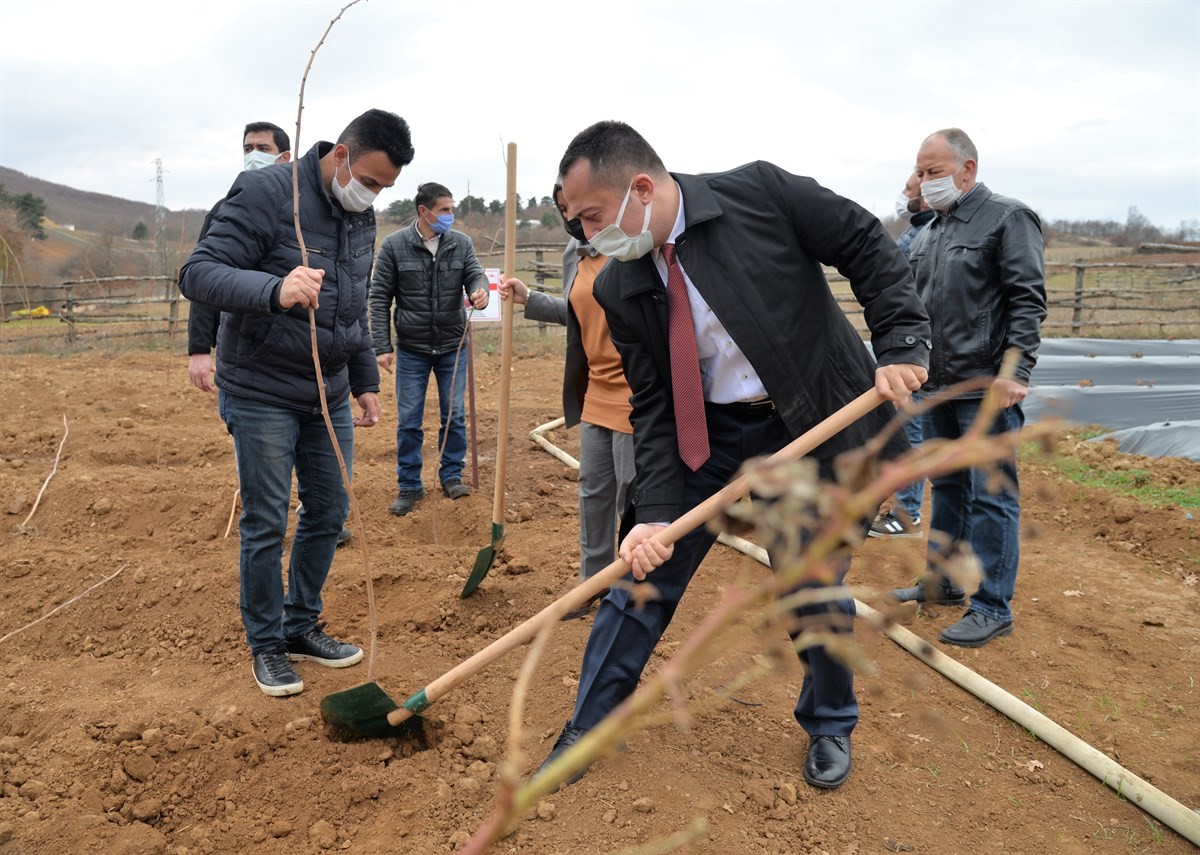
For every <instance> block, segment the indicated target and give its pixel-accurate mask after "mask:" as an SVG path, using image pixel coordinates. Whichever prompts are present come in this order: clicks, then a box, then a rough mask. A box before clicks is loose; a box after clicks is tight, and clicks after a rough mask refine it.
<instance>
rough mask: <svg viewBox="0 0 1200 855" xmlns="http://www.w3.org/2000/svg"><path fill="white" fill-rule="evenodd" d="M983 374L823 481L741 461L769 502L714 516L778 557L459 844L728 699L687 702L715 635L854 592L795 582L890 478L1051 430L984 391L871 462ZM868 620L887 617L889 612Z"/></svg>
mask: <svg viewBox="0 0 1200 855" xmlns="http://www.w3.org/2000/svg"><path fill="white" fill-rule="evenodd" d="M1009 370H1011V368H1010V369H1009ZM1008 376H1011V375H1008ZM989 382H990V381H973V382H972V383H971V384H967V385H966V386H960V387H956V388H955V389H953V390H948V391H947V393H945V394H944V395H939V396H928V397H927V398H924V399H922V403H921V405H920V406H918V407H911V406H908V407H905V408H904V411H903V412H902V413H901V414H899V415H898V416H897V417H896V419H894V420H893V422H892V423H889V425H888V426H887V427H886V428H885V429H884V431H883V432H881V434H880V435H879V436H877V437H875V438H874V439H873V440H872V441H871V442H870V443H868V445H867V446H866V447H864V448H862V449H859V450H857V451H852V452H848V453H847V454H845V455H843V456H842V457H841V458H839V461H838V466H837V467H836V468H837V477H838V483H836V484H832V485H831V484H827V483H821V482H820V481H819V480H818V477H817V467H816V465H815V464H814V463H813V462H812V461H811V460H800V461H793V462H790V463H783V464H779V465H775V466H771V465H765V464H762V463H756V462H750V463H748V464H747V468H748V470H749V471H748V475H749V476H750V477H751V479H752V492H753V493H755V494H757V495H760V496H764V497H768V498H773V499H774V501H769V502H759V503H750V504H741V503H739V504H737V505H735V506H734V507H733V508H731V509H730V510H729V511H728V512H727V513H726V514H724V515H723V516H722V518H721V519H720V520H715V521H714V523H713V524H714V526H718V525H719V526H721V527H726V528H730V527H734V528H741V529H744V528H745V527H746V525H747V524H752V525H753V526H754V527H756V528H757V529H758V531H759V536H760V539H762V540H763V541H764V542H765V543H768V544H769V545H770V546H771V547H772V552H773V554H775V555H776V556H777V558H778V561H777V566H776V567H775V568H774V569H775V573H774V574H773V576H772V577H771V578H770V579H769V580H768V581H766V582H765V583H764V584H762V585H759V586H756V587H752V588H735V587H729V588H726V589H725V591H724V592H723V596H722V600H721V602H720V604H719V605H718V606H717V607H716V608H715V609H714V610H713V611H712V612H710V613H709V614H708V615H707V616H706V617H705V618H704V619H703V620H702V621H701V623H700V624H699V625H698V626H696V627H695V628H694V629H693V630H692V631H691V632H690V633H689V634H688V636H687V637H686V638H685V640H684V641H683V643H682V645H681V646H680V648H679V650H678V651H677V652H676V654H675V655H674V656H673V657H672V658H671V659H670V660H668V661H667V662H666V663H665V664H664V665H663V666H662V667H661V668H660V669H659V671H658V672H657V673H655V674H654V675H653V676H651V677H648V678H647V679H646V680H645V682H644V683H643V684H642V686H641V687H640V688H639V689H638V690H637V691H636V692H635V693H634V694H633V695H631V696H630V697H629V698H627V699H626V700H625V701H624V702H623V703H622V704H620V705H619V706H618V707H617V708H616V709H614V710H613V711H612V712H611V713H610V714H609V715H608V716H607V717H606V718H604V719H603V720H602V721H601V722H600V723H599V724H597V725H596V726H595V727H594V728H592V729H591V730H589V731H588V732H587V733H586V734H585V735H584V736H583V737H582V738H581V739H580V740H579V741H578V742H577V743H576V744H575V745H574V746H572V747H571V748H570V749H569V750H568V751H566V752H564V753H563V754H562V755H561V756H560V757H558V758H557V759H556V760H555V762H554V763H553V764H551V765H549V766H547V767H545V768H544V769H541V770H539V772H538V773H537V774H536V775H535V776H534V777H532V778H531V779H530V780H529V781H527V782H526V783H525V784H524V785H523V786H521V787H520V788H518V789H516V790H515V791H513V790H512V789H511V787H509V786H506V785H504V784H503V783H502V784H501V789H500V792H499V794H498V799H497V804H496V807H495V809H494V811H493V813H492V814H491V815H490V816H489V817H488V818H487V819H486V820H485V821H484V823H483V824H482V825H481V826H480V828H479V829H477V831H476V832H475V835H474V836H473V837H472V839H471V841H470V842H469V843H468V845H467V847H466V848H465V849H464V852H469V853H476V855H478V853H483V852H486V851H487V850H488V848H489V847H490V846H491V845H492V844H493V843H495V842H496V841H497V840H499V839H500V838H501V837H502V836H503V835H504V834H505V833H506V832H507V830H508V829H509V828H510V826H511V825H512V824H514V823H515V822H516V821H517V820H518V819H519V817H520V816H521V815H522V814H524V813H525V812H526V811H528V810H529V809H530V808H531V807H533V806H534V805H536V803H537V801H538V800H539V799H541V798H542V797H544V796H546V795H549V794H550V793H552V792H554V791H556V790H557V789H558V788H559V786H560V785H561V784H562V782H564V781H565V780H566V779H567V778H568V777H569V776H570V775H572V774H573V773H575V772H577V771H578V770H580V769H583V768H586V767H587V766H588V765H589V764H590V763H591V762H593V761H594V760H596V759H597V758H599V757H602V756H605V755H607V754H608V753H611V752H612V751H614V750H616V749H617V747H618V746H619V745H620V744H621V743H622V742H623V741H625V740H626V738H627V737H628V735H629V734H631V733H634V732H636V731H639V730H642V729H645V728H646V727H648V726H651V725H653V724H656V723H660V722H662V721H664V720H674V721H677V722H684V723H686V720H687V718H688V717H690V716H691V715H692V714H694V712H695V711H696V710H697V709H698V708H700V707H706V706H710V705H712V704H714V703H717V702H719V701H721V700H725V697H724V696H723V695H720V694H718V695H714V697H710V698H706V699H704V700H702V701H700V702H699V704H696V703H689V702H688V701H687V695H686V693H685V692H684V691H683V690H682V688H681V687H682V686H683V684H684V681H685V680H686V679H687V678H689V677H691V676H693V675H695V674H696V673H697V672H698V671H699V669H700V668H701V667H703V666H704V665H705V664H706V663H707V662H709V661H710V660H711V659H712V658H713V657H714V656H715V655H718V653H719V651H720V649H721V648H722V646H723V643H722V635H723V633H725V631H726V630H727V629H728V628H729V627H731V626H733V625H737V624H742V623H743V621H744V618H746V617H747V616H749V617H751V618H752V624H754V625H762V624H764V623H784V624H785V625H786V624H787V623H788V622H789V621H791V620H794V618H793V616H792V609H794V608H795V607H796V606H798V605H805V604H810V603H816V602H823V601H827V600H830V599H842V598H846V597H849V596H851V595H855V594H857V595H860V596H861V595H863V594H862V590H861V589H850V588H846V587H843V586H830V585H828V584H826V585H825V586H824V587H820V588H802V586H803V585H804V584H805V583H813V582H821V583H827V582H828V581H829V580H830V579H833V578H836V574H835V567H836V566H837V565H838V564H839V563H840V562H841V561H842V559H843V558H844V557H845V556H846V555H847V553H848V552H849V551H850V550H851V549H852V548H853V547H854V546H856V545H858V544H859V543H860V542H861V541H862V539H863V533H862V527H861V520H862V519H864V518H869V517H870V516H871V515H872V514H873V510H874V508H875V507H877V506H878V505H879V503H880V502H881V501H883V500H884V499H885V498H887V497H888V496H889V495H891V494H892V493H894V492H895V491H896V490H897V489H898V488H900V487H902V486H903V485H904V484H907V483H909V482H910V481H912V480H914V479H915V478H917V477H925V476H934V475H938V474H943V473H946V472H950V471H955V470H958V469H963V468H976V467H979V468H991V467H993V466H994V465H995V464H996V463H997V462H998V461H1000V460H1002V459H1005V458H1007V457H1008V456H1010V455H1012V454H1013V453H1014V452H1015V450H1016V446H1017V443H1018V442H1020V441H1023V440H1028V439H1030V438H1031V436H1032V437H1035V438H1037V437H1049V436H1050V435H1051V434H1052V433H1053V432H1054V431H1055V430H1056V429H1057V425H1055V424H1053V423H1041V424H1038V425H1035V426H1032V427H1028V428H1026V429H1025V431H1024V434H1023V435H1022V434H1017V433H1009V434H1003V435H1000V436H992V435H989V434H988V432H987V431H988V426H990V425H991V423H992V421H993V420H994V417H995V414H996V413H997V412H998V411H999V409H1000V405H999V396H998V394H997V393H996V392H994V391H992V390H989V392H988V393H987V394H986V395H985V397H984V401H983V404H982V405H981V407H980V412H979V415H978V417H977V418H976V420H975V422H973V424H972V426H971V428H970V429H969V430H968V431H967V432H966V433H965V434H964V435H963V436H962V437H960V438H959V439H956V440H944V441H937V440H931V441H929V442H927V443H926V444H925V445H924V446H923V447H922V448H921V449H918V450H915V451H913V452H911V453H909V454H908V455H906V456H905V457H903V458H901V459H899V460H897V461H892V462H886V463H882V464H881V463H880V462H879V453H880V451H881V450H882V448H883V446H884V444H885V443H886V441H887V438H888V436H889V435H890V434H891V433H892V432H894V430H896V429H898V428H899V427H900V426H901V425H902V424H903V421H904V419H905V418H906V417H907V415H908V414H912V413H915V412H920V411H922V410H924V409H926V408H929V407H932V406H936V405H937V404H938V403H940V402H942V401H943V400H945V399H947V398H952V397H955V396H957V395H959V394H961V393H962V392H963V391H968V390H969V389H972V388H975V389H977V388H980V386H982V385H988V384H989ZM802 532H803V534H802ZM958 561H959V566H957V567H955V568H948V569H950V570H952V571H953V572H956V573H960V574H963V575H960V576H958V577H957V578H960V579H964V578H969V577H971V576H972V571H973V575H974V579H975V585H971V584H969V583H967V585H966V587H970V588H973V587H975V586H976V585H977V584H978V580H979V578H980V573H979V568H978V562H977V561H976V560H975V559H974V557H973V556H971V555H969V554H968V555H967V556H965V557H960V558H959V559H958ZM652 578H653V577H651V579H652ZM876 620H878V621H886V620H887V618H886V617H879V618H876ZM787 628H789V629H792V630H796V632H795V636H796V637H795V641H794V642H793V643H792V644H791V645H790V647H792V648H795V649H798V648H801V647H811V646H818V645H820V646H824V647H825V648H826V649H828V650H830V651H831V652H832V653H833V654H834V655H836V656H838V657H839V658H841V659H842V660H843V661H844V662H845V663H846V664H847V667H851V668H855V669H861V668H863V667H864V666H865V665H866V664H868V663H867V660H866V657H864V656H863V655H862V652H861V649H860V648H859V647H858V645H857V644H856V643H855V642H854V641H853V640H852V639H851V638H848V637H847V636H846V635H845V634H844V633H839V632H836V631H835V630H836V629H838V627H835V626H833V625H832V624H831V623H828V622H826V623H820V624H813V625H805V626H802V627H798V626H795V625H794V624H793V625H790V626H788V627H787ZM761 670H762V668H761V667H759V669H758V672H756V673H753V674H751V673H748V674H747V675H743V676H742V677H741V678H739V679H738V680H737V681H736V682H737V683H738V684H739V685H741V684H744V682H746V681H748V680H749V679H752V678H753V677H754V676H757V674H758V673H761ZM667 698H670V699H671V700H672V701H673V703H672V704H671V709H670V710H669V711H668V712H666V713H664V712H661V711H658V712H656V711H655V708H656V707H657V706H658V705H659V704H660V702H661V701H663V700H664V699H667ZM677 839H679V840H682V839H683V838H677ZM658 851H667V850H658Z"/></svg>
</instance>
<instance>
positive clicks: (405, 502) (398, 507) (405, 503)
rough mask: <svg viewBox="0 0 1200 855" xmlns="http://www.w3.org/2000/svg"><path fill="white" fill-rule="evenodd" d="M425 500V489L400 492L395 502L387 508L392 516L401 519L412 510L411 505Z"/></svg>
mask: <svg viewBox="0 0 1200 855" xmlns="http://www.w3.org/2000/svg"><path fill="white" fill-rule="evenodd" d="M424 498H425V488H424V487H422V488H421V489H419V490H401V491H400V493H399V495H397V496H396V501H394V502H392V506H391V507H390V508H388V510H389V511H391V512H392V513H393V514H395V515H396V516H398V517H402V516H404V515H405V514H407V513H408V512H409V511H411V510H412V509H413V505H415V504H416V503H417V502H419V501H421V500H422V499H424Z"/></svg>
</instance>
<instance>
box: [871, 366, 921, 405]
mask: <svg viewBox="0 0 1200 855" xmlns="http://www.w3.org/2000/svg"><path fill="white" fill-rule="evenodd" d="M928 379H929V372H928V371H926V370H925V369H924V368H922V367H921V366H920V365H909V364H907V363H903V362H901V363H897V364H895V365H880V366H878V367H877V368H876V369H875V391H876V392H878V393H879V394H880V395H882V396H883V397H884V398H886V399H887V400H889V401H892V402H895V403H899V402H901V401H907V400H908V399H909V397H911V395H912V393H913V392H916V391H917V390H919V389H920V388H921V386H922V385H923V384H924V383H925V381H926V380H928Z"/></svg>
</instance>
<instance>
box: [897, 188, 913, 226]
mask: <svg viewBox="0 0 1200 855" xmlns="http://www.w3.org/2000/svg"><path fill="white" fill-rule="evenodd" d="M908 201H909V200H908V197H907V196H905V195H904V194H903V193H901V194H900V195H899V196H897V197H896V217H897V218H898V219H901V220H911V219H912V211H910V210H908Z"/></svg>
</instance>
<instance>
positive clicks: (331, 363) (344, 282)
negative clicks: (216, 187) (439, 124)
mask: <svg viewBox="0 0 1200 855" xmlns="http://www.w3.org/2000/svg"><path fill="white" fill-rule="evenodd" d="M332 147H333V143H329V142H319V143H317V144H316V145H315V146H313V147H312V148H311V149H310V150H309V152H308V153H307V154H306V155H304V157H303V158H301V160H300V162H299V166H298V168H299V178H300V225H301V228H302V229H303V231H304V243H305V245H306V246H307V248H308V253H309V256H308V265H309V267H313V268H317V269H320V270H324V271H325V278H324V280H323V281H322V283H321V293H320V296H319V297H318V302H319V304H320V307H319V308H318V309H317V311H316V325H317V350H318V353H319V354H320V358H321V371H322V373H323V374H324V377H325V395H326V398H327V399H328V401H329V404H330V405H331V406H332V405H334V404H338V403H341V402H342V401H343V400H344V399H345V398H346V395H348V394H351V393H352V394H353V395H354V396H355V397H357V396H359V395H361V394H363V393H364V392H377V391H379V366H378V365H377V364H376V362H375V354H374V352H373V350H372V348H371V335H370V330H369V328H368V325H367V277H368V275H369V273H370V272H371V252H372V250H373V249H374V247H375V211H374V210H373V209H370V208H368V209H367V210H366V211H364V212H363V213H361V214H350V213H347V212H345V211H343V210H342V209H341V207H340V206H339V205H338V204H337V203H335V202H334V201H333V200H332V199H331V198H330V197H329V196H328V194H326V192H325V189H324V182H323V180H322V178H321V156H322V155H323V154H326V153H327V152H328V151H329V150H330V149H331V148H332ZM292 212H293V205H292V167H291V164H278V165H276V166H268V167H267V168H265V169H259V170H255V171H252V172H243V173H242V174H241V175H239V176H238V177H237V180H236V181H234V183H233V187H232V188H231V189H230V191H229V194H228V195H227V196H226V197H225V201H224V202H223V203H222V205H221V208H220V210H219V211H218V212H217V215H216V217H214V219H213V222H212V226H211V227H210V228H209V230H208V233H207V234H206V235H205V236H204V239H203V240H201V241H200V243H199V244H197V245H196V248H195V250H193V251H192V254H191V256H190V257H189V258H188V260H187V261H186V262H185V263H184V265H183V270H182V271H181V273H180V281H179V289H180V290H181V291H182V292H183V295H184V296H185V297H187V298H188V299H189V300H195V301H196V302H199V303H205V304H207V305H209V306H214V307H216V308H219V309H221V310H222V311H223V312H224V314H223V315H222V319H221V327H220V334H219V335H220V338H219V341H218V345H217V385H218V386H220V387H221V388H222V389H224V390H225V391H227V392H229V393H231V394H235V395H241V396H243V397H247V398H254V399H256V400H260V401H267V402H269V403H273V404H278V405H280V406H284V407H291V408H294V409H301V410H306V411H318V410H319V409H320V406H321V404H320V397H319V394H318V389H317V384H316V371H315V370H314V369H313V363H312V349H311V344H310V333H309V324H308V310H307V309H304V308H301V307H299V306H292V307H291V308H290V309H286V310H284V309H280V307H279V286H280V285H281V284H282V282H283V278H284V277H285V276H286V275H287V274H288V273H290V272H291V271H292V270H293V269H295V268H296V267H298V266H299V265H300V260H301V256H300V246H299V244H298V243H297V241H296V231H295V226H294V224H293V217H292Z"/></svg>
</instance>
